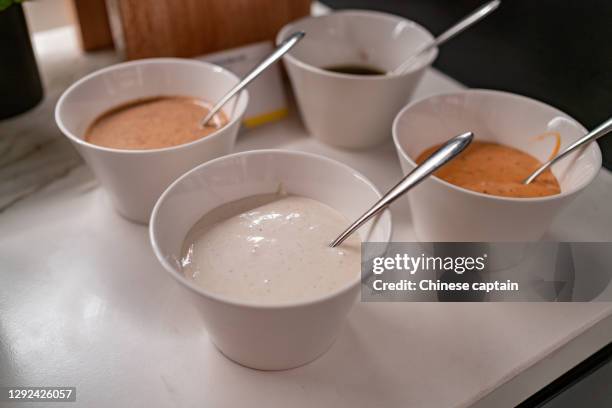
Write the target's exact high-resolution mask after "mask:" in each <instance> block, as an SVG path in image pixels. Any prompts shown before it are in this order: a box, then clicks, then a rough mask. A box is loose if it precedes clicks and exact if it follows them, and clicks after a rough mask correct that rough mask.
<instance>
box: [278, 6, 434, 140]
mask: <svg viewBox="0 0 612 408" xmlns="http://www.w3.org/2000/svg"><path fill="white" fill-rule="evenodd" d="M297 30H302V31H305V32H306V36H305V37H304V39H303V40H302V41H301V42H300V43H299V44H298V45H296V46H295V47H294V48H293V49H292V50H291V51H290V52H289V53H287V54H286V55H285V56H284V57H283V59H284V62H285V66H286V68H287V71H288V72H289V77H290V79H291V83H292V85H293V90H294V93H295V96H296V99H297V102H298V106H299V109H300V112H301V114H302V118H303V119H304V122H305V125H306V127H307V128H308V130H309V132H310V134H312V135H313V136H314V137H315V138H317V139H319V140H320V141H322V142H324V143H327V144H330V145H333V146H338V147H345V148H365V147H368V146H372V145H375V144H377V143H380V142H382V141H384V140H387V139H388V138H389V137H390V130H391V123H392V122H393V118H394V116H395V115H396V114H397V112H398V111H399V110H400V109H401V108H402V107H403V106H404V105H405V104H406V103H407V102H408V100H409V98H410V96H411V95H412V92H413V91H414V89H415V88H416V86H417V84H418V83H419V81H420V79H421V77H422V76H423V73H424V72H425V69H426V68H427V67H428V66H429V65H430V64H431V63H432V62H433V61H434V59H435V58H436V55H437V52H438V51H437V50H436V49H434V50H431V51H430V52H428V53H426V54H425V55H423V56H422V57H420V58H419V59H418V60H417V61H415V64H414V66H413V67H412V68H411V69H410V70H409V71H407V72H406V73H404V74H402V75H399V76H387V75H377V76H364V75H348V74H340V73H334V72H331V71H326V70H324V69H322V67H329V66H334V65H345V64H366V65H371V66H374V67H377V68H379V69H382V70H385V71H390V70H392V69H394V68H396V67H397V66H399V65H400V64H401V63H402V62H403V61H404V60H405V59H406V58H407V57H408V56H411V55H412V54H413V53H414V52H415V51H417V50H418V49H420V48H421V47H422V46H423V45H425V44H426V43H428V42H430V41H432V40H433V37H432V35H431V34H430V33H429V32H428V31H427V30H425V29H424V28H423V27H421V26H420V25H418V24H416V23H414V22H412V21H409V20H406V19H404V18H402V17H398V16H394V15H390V14H384V13H379V12H374V11H339V12H335V13H332V14H329V15H325V16H321V17H306V18H303V19H301V20H297V21H295V22H292V23H290V24H288V25H286V26H285V27H283V29H281V31H280V32H279V33H278V36H277V42H280V41H282V40H283V39H284V38H286V37H287V36H288V35H289V34H290V33H292V32H294V31H297Z"/></svg>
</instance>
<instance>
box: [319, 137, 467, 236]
mask: <svg viewBox="0 0 612 408" xmlns="http://www.w3.org/2000/svg"><path fill="white" fill-rule="evenodd" d="M473 138H474V134H473V133H472V132H467V133H463V134H461V135H458V136H455V137H453V138H452V139H450V140H449V141H448V142H446V143H445V144H444V145H443V146H442V147H440V148H439V149H438V150H436V151H435V152H434V153H433V154H432V155H431V156H429V157H428V158H427V160H425V161H424V162H423V163H421V164H420V165H419V166H417V167H416V168H415V169H414V170H412V171H411V172H410V173H408V174H407V175H406V177H404V178H403V179H402V180H401V181H400V182H399V183H397V184H396V185H395V186H394V187H393V188H392V189H391V190H389V191H388V192H387V194H385V195H384V196H383V197H382V198H381V199H380V200H378V202H377V203H376V204H374V205H373V206H372V208H370V209H369V210H368V211H366V212H365V214H363V215H362V216H361V217H359V219H358V220H357V221H355V222H354V223H353V224H351V225H350V226H349V227H348V228H347V229H346V230H344V232H343V233H342V234H340V235H339V236H338V238H336V239H335V240H334V241H333V242H332V243H331V244H330V246H331V247H332V248H333V247H336V246H338V245H340V244H341V243H342V242H344V240H345V239H347V238H348V237H349V235H351V234H352V233H353V232H355V230H357V229H358V228H359V227H361V226H362V225H363V224H364V223H366V222H367V221H368V220H369V219H371V218H372V217H374V216H375V215H376V214H378V213H379V212H381V211H382V210H384V209H385V208H387V207H388V206H389V204H391V203H392V202H394V201H395V200H397V199H398V198H399V197H400V196H401V195H403V194H404V193H406V192H407V191H408V190H410V189H411V188H413V187H414V186H416V185H417V184H419V183H420V182H421V181H423V180H424V179H425V178H426V177H427V176H429V175H430V174H431V173H433V172H434V171H436V170H437V169H439V168H440V167H442V166H444V165H445V164H446V163H448V162H449V161H450V160H451V159H453V158H454V157H455V156H457V155H458V154H459V153H461V152H462V151H463V150H464V149H465V148H466V147H467V146H468V145H469V144H470V143H471V142H472V139H473Z"/></svg>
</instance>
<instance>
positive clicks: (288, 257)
mask: <svg viewBox="0 0 612 408" xmlns="http://www.w3.org/2000/svg"><path fill="white" fill-rule="evenodd" d="M349 224H350V222H349V221H348V220H347V219H346V218H345V217H344V216H343V215H342V214H340V213H339V212H337V211H336V210H335V209H333V208H331V207H329V206H327V205H325V204H323V203H321V202H319V201H316V200H312V199H310V198H306V197H301V196H295V195H279V194H262V195H256V196H251V197H247V198H245V199H242V200H238V201H234V202H230V203H227V204H225V205H222V206H221V207H218V208H216V209H214V210H212V211H210V212H209V213H207V214H205V215H204V216H203V217H202V218H201V219H200V220H199V221H198V222H197V223H196V224H195V225H194V226H193V227H192V228H191V230H190V231H189V233H188V234H187V237H186V238H185V241H184V243H183V249H182V259H181V265H182V268H183V273H184V274H185V276H186V277H187V278H189V279H193V280H194V281H195V282H196V283H197V284H198V285H199V286H201V287H202V288H203V289H205V290H207V291H210V292H212V293H216V294H219V295H223V296H226V297H228V298H231V299H234V300H239V301H246V302H254V303H261V304H274V303H279V302H281V303H282V302H293V301H304V300H311V299H315V298H318V297H321V296H324V295H326V294H329V293H331V292H334V291H336V290H338V289H340V288H342V287H346V286H347V285H349V284H350V283H351V282H355V281H356V280H357V279H359V275H360V273H361V241H360V239H359V237H358V235H357V234H353V235H351V236H350V237H349V238H348V239H347V240H346V241H344V242H343V243H342V245H340V246H338V247H336V248H330V247H329V243H330V242H331V241H332V240H333V239H334V238H336V236H337V235H338V234H339V233H340V232H342V231H343V230H344V229H345V228H346V227H347V226H348V225H349Z"/></svg>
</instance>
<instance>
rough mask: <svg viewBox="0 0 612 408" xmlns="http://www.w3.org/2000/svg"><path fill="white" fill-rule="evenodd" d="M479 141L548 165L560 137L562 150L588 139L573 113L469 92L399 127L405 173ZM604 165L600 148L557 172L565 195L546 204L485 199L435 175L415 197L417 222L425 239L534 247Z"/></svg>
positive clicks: (420, 105) (423, 105) (426, 103)
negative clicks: (439, 149) (463, 139)
mask: <svg viewBox="0 0 612 408" xmlns="http://www.w3.org/2000/svg"><path fill="white" fill-rule="evenodd" d="M466 131H472V132H474V135H475V140H483V141H492V142H497V143H501V144H504V145H507V146H512V147H515V148H517V149H520V150H522V151H524V152H527V153H529V154H531V155H533V156H535V157H536V158H537V159H538V160H540V161H546V160H547V159H548V158H549V156H550V154H551V153H552V151H553V148H554V145H555V138H554V137H549V138H543V139H541V140H538V139H537V135H539V134H542V133H544V132H546V131H557V132H559V133H560V134H561V149H563V148H565V147H566V146H567V145H569V144H570V143H572V142H573V141H575V140H576V139H578V138H579V137H581V136H583V135H584V134H586V130H585V129H584V127H582V126H581V125H580V124H579V123H578V122H576V121H575V120H574V119H572V118H571V117H569V116H568V115H566V114H565V113H563V112H561V111H559V110H557V109H555V108H553V107H551V106H549V105H546V104H544V103H542V102H538V101H536V100H533V99H530V98H527V97H524V96H520V95H514V94H511V93H506V92H499V91H489V90H466V91H460V92H455V93H449V94H443V95H436V96H432V97H429V98H426V99H423V100H420V101H417V102H414V103H412V104H410V105H408V106H406V107H405V108H404V109H403V110H402V111H401V112H400V113H399V114H398V115H397V118H396V119H395V121H394V123H393V139H394V141H395V146H396V149H397V152H398V155H399V159H400V163H401V166H402V170H403V172H404V174H406V173H408V172H409V171H411V170H412V169H414V168H415V166H416V164H415V162H414V159H415V158H416V157H417V156H418V155H419V154H420V153H421V152H423V151H424V150H425V149H426V148H428V147H431V146H433V145H435V144H439V143H442V142H443V141H446V140H448V139H449V138H451V137H452V136H455V135H456V134H458V133H463V132H466ZM600 167H601V152H600V151H599V147H598V146H597V143H591V144H590V145H588V146H587V147H586V148H585V149H583V150H582V151H579V152H575V153H573V154H572V155H571V156H570V157H567V158H565V159H564V160H562V161H560V162H558V163H557V164H555V165H554V166H553V167H552V172H553V174H554V175H555V176H556V177H557V179H558V180H559V183H560V185H561V194H558V195H554V196H548V197H541V198H507V197H497V196H492V195H487V194H481V193H477V192H474V191H470V190H467V189H464V188H461V187H457V186H455V185H452V184H450V183H447V182H446V181H443V180H441V179H439V178H437V177H430V178H428V179H427V180H425V181H424V182H423V183H422V184H420V185H419V186H417V187H416V188H415V189H414V190H412V191H410V192H409V193H408V197H409V201H410V207H411V211H412V222H413V224H414V228H415V231H416V235H417V237H418V239H419V240H420V241H423V242H432V241H435V242H437V241H452V242H455V241H534V240H539V239H540V238H542V236H543V235H544V234H545V233H546V231H547V230H548V228H549V227H550V224H551V223H552V221H553V219H554V217H555V216H556V215H557V214H558V213H559V212H560V211H561V209H563V208H564V207H565V206H566V205H567V204H568V203H569V202H570V200H572V199H573V198H574V197H575V196H576V194H577V193H578V192H580V190H582V189H583V188H585V187H586V186H587V185H588V184H589V183H590V182H591V181H592V180H593V178H595V176H596V175H597V173H598V171H599V169H600Z"/></svg>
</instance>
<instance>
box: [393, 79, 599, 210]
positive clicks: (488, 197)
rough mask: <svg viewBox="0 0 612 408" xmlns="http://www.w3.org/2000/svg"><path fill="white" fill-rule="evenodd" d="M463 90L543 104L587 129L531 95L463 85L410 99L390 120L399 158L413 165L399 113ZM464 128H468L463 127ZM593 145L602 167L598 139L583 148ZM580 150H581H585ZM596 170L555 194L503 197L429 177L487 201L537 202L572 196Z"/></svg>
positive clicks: (402, 113) (457, 93)
mask: <svg viewBox="0 0 612 408" xmlns="http://www.w3.org/2000/svg"><path fill="white" fill-rule="evenodd" d="M466 94H481V95H488V96H494V97H502V98H512V99H517V100H519V101H520V102H521V103H530V104H533V105H538V106H540V107H546V108H549V109H552V110H553V111H555V112H556V113H558V114H559V115H561V116H563V117H565V118H567V119H569V120H571V121H572V122H573V123H574V124H575V125H576V126H577V127H578V128H579V129H581V130H582V131H583V132H584V133H585V134H586V133H587V130H586V129H585V127H584V126H583V125H582V124H581V123H580V122H578V121H577V120H576V119H574V118H573V117H571V116H570V115H568V114H567V113H565V112H563V111H561V110H560V109H558V108H556V107H554V106H552V105H549V104H547V103H544V102H541V101H539V100H537V99H533V98H530V97H528V96H524V95H520V94H515V93H512V92H506V91H498V90H493V89H478V88H475V89H464V90H460V91H452V92H442V93H438V94H435V95H429V96H426V97H424V98H420V99H418V100H415V101H412V102H410V103H408V104H407V105H406V106H404V107H403V108H402V109H401V110H400V111H399V112H398V113H397V115H396V116H395V119H394V120H393V124H392V126H391V133H392V137H393V144H394V145H395V150H396V151H397V152H398V154H399V155H400V158H401V159H402V158H403V159H404V160H406V161H408V163H410V164H411V165H412V166H414V167H416V165H417V164H416V162H415V161H414V160H413V159H412V157H410V156H409V155H408V153H407V152H406V151H405V150H404V148H403V146H402V144H401V143H400V141H399V122H400V120H402V117H403V116H404V115H406V113H407V112H408V111H409V110H411V109H412V108H414V107H415V106H416V105H418V104H420V103H423V102H425V101H428V100H430V99H433V98H439V97H441V98H445V97H453V96H461V95H466ZM466 131H467V130H466ZM588 148H590V149H594V152H595V154H596V158H595V160H596V163H595V164H596V165H597V166H596V167H598V168H601V163H602V158H601V150H600V149H599V146H598V145H597V143H590V144H588V145H587V146H585V147H583V149H584V150H586V149H588ZM584 150H583V153H584ZM598 173H599V170H596V171H594V172H593V174H592V175H591V176H590V177H589V178H588V179H586V180H585V181H583V182H582V183H581V184H579V185H578V186H576V187H574V188H572V189H568V190H566V191H561V192H560V193H559V194H554V195H549V196H543V197H505V196H496V195H491V194H484V193H480V192H477V191H472V190H468V189H467V188H463V187H459V186H456V185H454V184H452V183H449V182H448V181H445V180H442V179H441V178H439V177H437V176H434V175H432V177H431V178H430V179H431V180H433V181H434V182H436V183H438V184H441V185H443V186H446V187H447V188H450V189H451V190H454V191H457V192H459V193H461V194H467V195H471V196H475V197H480V198H483V199H486V200H490V201H506V202H514V203H538V202H547V201H554V200H559V199H561V198H564V197H567V196H571V195H573V194H576V193H578V192H579V191H581V190H583V189H584V188H585V187H586V186H588V185H589V184H591V182H592V181H593V180H594V179H595V177H597V174H598Z"/></svg>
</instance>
